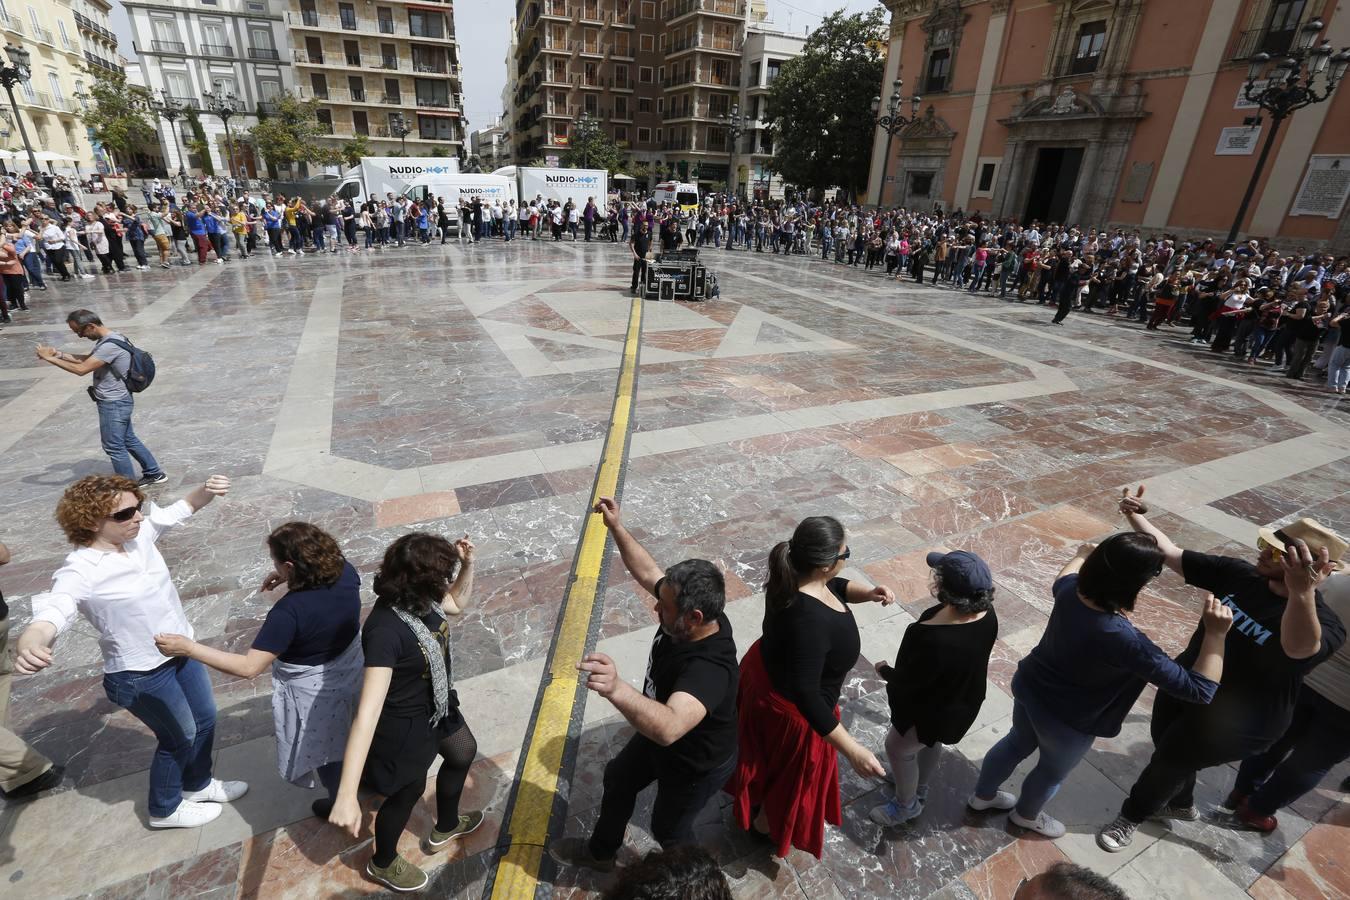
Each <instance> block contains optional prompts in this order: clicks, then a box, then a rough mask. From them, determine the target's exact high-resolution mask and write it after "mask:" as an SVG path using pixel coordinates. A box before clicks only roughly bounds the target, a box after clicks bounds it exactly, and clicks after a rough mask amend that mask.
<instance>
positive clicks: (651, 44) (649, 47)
mask: <svg viewBox="0 0 1350 900" xmlns="http://www.w3.org/2000/svg"><path fill="white" fill-rule="evenodd" d="M638 45H639V46H640V47H642V52H643V53H651V52H652V51H653V50H655V49H656V38H654V37H652V36H651V35H650V34H644V35H642V36H641V37H640V38H638Z"/></svg>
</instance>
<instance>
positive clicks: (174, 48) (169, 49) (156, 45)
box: [85, 41, 187, 56]
mask: <svg viewBox="0 0 1350 900" xmlns="http://www.w3.org/2000/svg"><path fill="white" fill-rule="evenodd" d="M150 49H151V50H152V51H154V52H155V53H182V54H186V53H187V44H184V43H183V42H182V41H151V42H150ZM85 55H86V56H88V55H89V54H87V53H86V54H85Z"/></svg>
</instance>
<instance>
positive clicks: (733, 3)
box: [666, 0, 745, 25]
mask: <svg viewBox="0 0 1350 900" xmlns="http://www.w3.org/2000/svg"><path fill="white" fill-rule="evenodd" d="M699 12H701V13H704V14H707V15H714V16H729V17H731V18H734V19H743V18H745V0H675V2H674V3H672V4H671V5H670V18H668V19H666V24H668V25H670V24H674V23H675V22H676V21H677V20H679V19H681V18H683V17H684V16H687V15H690V14H691V13H699Z"/></svg>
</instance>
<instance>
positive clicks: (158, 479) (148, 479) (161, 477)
mask: <svg viewBox="0 0 1350 900" xmlns="http://www.w3.org/2000/svg"><path fill="white" fill-rule="evenodd" d="M168 480H169V476H168V475H166V474H164V473H163V472H160V473H159V474H157V475H145V476H143V477H142V478H141V479H140V480H139V481H137V482H136V484H138V485H139V486H141V487H149V486H150V485H152V484H163V483H164V482H166V481H168Z"/></svg>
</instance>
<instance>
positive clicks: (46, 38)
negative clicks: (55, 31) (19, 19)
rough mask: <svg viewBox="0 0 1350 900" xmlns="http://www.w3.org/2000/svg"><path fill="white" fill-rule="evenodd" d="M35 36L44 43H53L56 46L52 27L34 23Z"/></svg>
mask: <svg viewBox="0 0 1350 900" xmlns="http://www.w3.org/2000/svg"><path fill="white" fill-rule="evenodd" d="M33 37H34V38H36V39H37V40H39V41H41V42H42V43H44V44H51V45H52V46H53V47H55V46H56V43H55V42H54V41H53V40H52V31H51V29H50V28H43V27H42V26H41V25H34V26H33Z"/></svg>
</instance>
